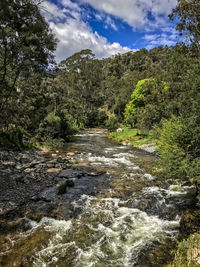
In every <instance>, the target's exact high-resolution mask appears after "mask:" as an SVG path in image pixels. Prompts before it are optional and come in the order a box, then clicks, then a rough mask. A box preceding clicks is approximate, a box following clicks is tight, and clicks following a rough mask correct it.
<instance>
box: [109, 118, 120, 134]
mask: <svg viewBox="0 0 200 267" xmlns="http://www.w3.org/2000/svg"><path fill="white" fill-rule="evenodd" d="M118 127H119V122H118V120H117V118H116V116H115V115H111V116H110V118H109V119H108V120H107V121H106V128H107V129H108V130H109V131H114V130H116V129H117V128H118Z"/></svg>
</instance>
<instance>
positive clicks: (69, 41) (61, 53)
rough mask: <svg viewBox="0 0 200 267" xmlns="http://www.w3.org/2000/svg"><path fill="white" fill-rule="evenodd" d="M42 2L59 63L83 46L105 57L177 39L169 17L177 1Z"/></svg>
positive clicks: (92, 0) (50, 0)
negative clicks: (54, 38)
mask: <svg viewBox="0 0 200 267" xmlns="http://www.w3.org/2000/svg"><path fill="white" fill-rule="evenodd" d="M42 5H43V7H42V10H43V14H44V16H45V18H46V20H47V21H48V22H49V24H50V27H51V29H52V31H53V32H54V34H55V36H56V37H57V39H58V40H59V42H58V46H57V50H56V59H57V61H58V62H59V61H60V60H62V59H65V58H67V57H69V56H71V55H72V54H74V53H76V52H78V51H80V50H82V49H86V48H89V49H91V50H92V51H93V52H94V54H95V55H96V57H98V58H105V57H109V56H112V55H115V54H118V53H126V52H128V51H130V50H133V51H135V50H137V49H141V48H147V49H151V48H153V47H157V46H159V45H169V46H170V45H175V44H176V43H177V41H178V40H180V39H179V37H178V33H177V32H176V30H175V24H174V22H171V21H170V20H169V19H168V14H169V13H170V12H171V10H172V9H173V8H174V7H175V6H176V0H48V1H47V0H45V1H44V2H43V4H42Z"/></svg>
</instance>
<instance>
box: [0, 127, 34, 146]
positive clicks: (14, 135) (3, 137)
mask: <svg viewBox="0 0 200 267" xmlns="http://www.w3.org/2000/svg"><path fill="white" fill-rule="evenodd" d="M24 137H28V139H29V137H30V136H29V133H28V132H27V131H26V130H25V129H23V128H21V127H17V128H16V129H12V130H11V131H9V132H3V133H0V146H2V147H6V148H12V149H18V150H23V149H28V148H32V147H33V144H31V143H29V142H25V140H24V139H25V138H24ZM29 141H30V140H29Z"/></svg>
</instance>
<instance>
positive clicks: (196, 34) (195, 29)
mask: <svg viewBox="0 0 200 267" xmlns="http://www.w3.org/2000/svg"><path fill="white" fill-rule="evenodd" d="M199 10H200V2H199V0H190V1H188V0H178V3H177V6H176V8H174V9H173V10H172V13H171V14H170V15H169V17H170V18H171V19H177V18H178V23H177V26H176V28H177V30H178V31H179V32H180V35H183V34H185V33H186V35H187V38H189V40H190V42H191V43H192V44H194V45H195V46H197V47H199V45H200V19H199Z"/></svg>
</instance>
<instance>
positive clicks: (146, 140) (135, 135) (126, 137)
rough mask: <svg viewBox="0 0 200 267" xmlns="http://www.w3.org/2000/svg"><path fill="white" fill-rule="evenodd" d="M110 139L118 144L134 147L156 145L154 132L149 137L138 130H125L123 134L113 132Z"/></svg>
mask: <svg viewBox="0 0 200 267" xmlns="http://www.w3.org/2000/svg"><path fill="white" fill-rule="evenodd" d="M110 137H111V138H112V139H114V140H116V141H117V142H126V143H130V144H131V145H133V146H140V145H143V144H155V142H156V138H155V135H154V132H152V131H151V132H149V134H148V135H143V134H142V133H141V132H140V131H138V130H137V129H130V128H123V130H122V132H112V133H111V134H110Z"/></svg>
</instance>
